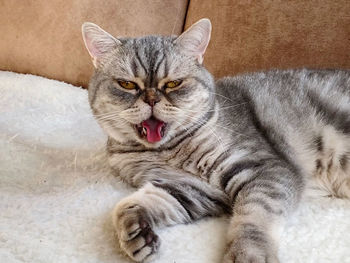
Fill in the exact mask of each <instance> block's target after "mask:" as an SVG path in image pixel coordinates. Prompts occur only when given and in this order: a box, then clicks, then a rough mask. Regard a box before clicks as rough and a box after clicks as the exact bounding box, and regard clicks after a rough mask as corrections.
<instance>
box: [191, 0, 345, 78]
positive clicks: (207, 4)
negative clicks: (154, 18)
mask: <svg viewBox="0 0 350 263" xmlns="http://www.w3.org/2000/svg"><path fill="white" fill-rule="evenodd" d="M203 17H208V18H209V19H210V20H211V21H212V24H213V32H212V40H211V43H210V44H209V47H208V50H207V53H206V56H205V58H204V63H205V65H206V66H207V67H208V68H209V70H210V71H211V72H212V73H214V75H215V76H216V77H221V76H225V75H232V74H236V73H240V72H247V71H257V70H262V69H270V68H297V67H312V68H350V1H349V0H321V1H320V0H301V1H292V0H285V1H270V0H256V1H247V0H218V1H213V0H191V1H190V5H189V9H188V15H187V18H186V28H187V27H189V26H190V25H191V24H192V23H193V22H195V21H197V20H198V19H200V18H203Z"/></svg>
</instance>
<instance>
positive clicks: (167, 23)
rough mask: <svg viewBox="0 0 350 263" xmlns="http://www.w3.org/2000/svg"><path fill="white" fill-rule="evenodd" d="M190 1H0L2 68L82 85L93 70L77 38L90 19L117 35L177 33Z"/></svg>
mask: <svg viewBox="0 0 350 263" xmlns="http://www.w3.org/2000/svg"><path fill="white" fill-rule="evenodd" d="M187 3H188V0H147V1H146V0H132V1H130V0H103V1H94V0H85V1H82V0H50V1H47V0H35V1H1V3H0V32H1V38H0V69H1V70H10V71H16V72H22V73H31V74H36V75H41V76H45V77H48V78H53V79H58V80H63V81H66V82H69V83H72V84H75V85H84V86H86V84H87V82H88V79H89V78H90V75H91V73H92V69H93V66H92V64H91V62H90V58H89V55H88V53H87V51H86V49H85V47H84V43H83V41H82V37H81V25H82V23H83V22H85V21H90V22H93V23H96V24H98V25H100V26H101V27H102V28H104V29H105V30H106V31H108V32H110V33H112V34H113V35H117V36H138V35H147V34H165V35H169V34H171V33H173V34H179V33H181V31H182V28H183V22H184V19H185V13H186V7H187Z"/></svg>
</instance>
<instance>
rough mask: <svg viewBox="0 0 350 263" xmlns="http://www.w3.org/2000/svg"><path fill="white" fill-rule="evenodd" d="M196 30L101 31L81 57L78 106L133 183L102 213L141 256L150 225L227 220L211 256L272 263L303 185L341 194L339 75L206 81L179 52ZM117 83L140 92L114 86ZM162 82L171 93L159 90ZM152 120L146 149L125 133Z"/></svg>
mask: <svg viewBox="0 0 350 263" xmlns="http://www.w3.org/2000/svg"><path fill="white" fill-rule="evenodd" d="M203 23H207V21H204V22H203V21H200V22H198V23H197V24H195V26H194V27H192V28H190V30H189V31H186V32H185V33H184V34H185V35H182V36H181V43H179V42H177V38H175V37H158V36H148V37H143V38H135V39H132V38H130V39H129V38H124V39H118V41H115V42H113V41H112V40H111V39H109V37H110V36H108V37H106V36H105V38H108V40H105V38H103V41H107V42H108V43H109V45H112V47H110V46H108V47H110V49H109V50H107V51H105V50H103V52H107V55H106V54H105V53H103V55H100V54H97V55H96V54H95V53H93V52H92V51H91V52H90V54H92V56H98V57H95V58H93V60H94V63H95V66H96V71H95V74H94V76H93V78H92V80H91V82H90V86H89V100H90V104H91V107H92V110H93V113H94V114H95V116H96V119H97V120H98V121H99V123H100V124H101V126H102V127H103V128H104V129H105V131H106V132H107V133H108V135H109V139H108V145H107V150H108V153H109V164H110V166H111V167H112V168H113V170H114V171H115V172H116V174H117V175H118V176H119V177H120V178H122V179H123V180H124V181H125V182H126V183H128V184H130V185H132V186H134V187H137V188H139V190H137V191H136V192H135V193H134V194H132V195H131V196H128V197H126V198H125V199H123V200H122V201H121V202H120V203H118V204H117V206H116V208H115V210H114V212H113V216H114V217H113V222H114V226H115V229H116V232H117V235H118V239H119V244H120V246H121V248H122V249H123V250H124V251H125V253H126V254H127V255H128V256H129V257H130V258H131V259H133V260H135V261H137V262H141V261H149V260H151V259H152V258H153V257H154V256H155V255H156V252H157V251H158V249H159V245H160V241H159V238H158V237H157V235H156V233H155V229H156V227H164V226H169V225H174V224H179V223H190V222H193V221H195V220H198V219H200V218H203V217H206V216H219V215H222V214H233V216H232V218H231V224H230V228H229V230H228V234H227V244H228V247H227V252H226V254H225V255H224V259H223V261H224V262H225V263H229V262H230V263H231V262H236V263H240V262H242V263H243V262H254V263H260V262H269V263H273V262H278V258H277V249H278V239H279V235H280V233H281V231H282V229H283V223H284V222H285V220H286V219H288V216H289V215H290V213H291V212H292V211H293V210H294V209H295V208H296V207H297V205H298V202H299V201H300V199H301V196H302V194H303V193H304V190H305V189H306V187H307V186H309V185H310V186H312V187H314V188H318V189H324V190H326V191H327V194H328V195H332V196H337V197H350V163H349V162H350V135H349V132H350V91H349V90H350V72H349V71H340V70H339V71H331V70H322V71H321V70H320V71H312V70H289V71H278V70H276V71H270V72H262V73H254V74H248V75H242V76H237V77H230V78H224V79H221V80H219V81H217V82H216V83H214V81H213V78H212V76H211V75H210V73H209V72H208V71H207V70H206V69H205V68H204V67H203V65H202V64H201V56H202V54H203V53H204V51H203V50H202V51H201V52H203V53H198V52H199V51H198V52H197V53H195V55H194V54H192V53H189V51H188V50H187V52H185V51H186V46H184V45H186V43H187V42H188V41H187V40H186V37H192V38H194V39H200V40H201V39H202V38H201V35H200V34H203V32H204V33H205V30H209V31H210V28H208V24H203ZM90 26H91V25H90ZM198 27H199V28H198ZM89 30H90V31H91V30H99V29H96V28H95V29H91V28H89V29H88V31H89ZM203 30H204V31H203ZM94 32H95V31H94ZM85 33H86V32H85ZM88 33H89V32H87V34H88ZM94 34H95V35H94V36H95V37H96V35H98V34H103V32H102V33H101V32H100V31H98V32H97V33H96V32H95V33H94ZM186 34H187V35H186ZM207 34H209V35H210V32H209V33H208V32H207ZM207 37H208V36H207ZM184 39H185V40H186V41H187V42H186V41H184ZM203 39H204V40H203V41H205V38H203ZM111 43H112V44H111ZM113 43H114V44H113ZM184 43H185V44H184ZM193 43H196V42H193ZM193 43H192V44H193ZM99 44H101V43H99ZM88 48H89V47H88ZM191 50H192V49H191ZM204 50H205V47H204ZM117 78H123V79H127V80H130V81H134V82H135V83H137V84H138V85H139V87H140V90H139V91H138V92H136V91H129V90H123V89H122V88H121V87H119V86H118V84H116V83H115V81H114V80H115V79H117ZM174 79H181V80H182V84H181V86H180V87H179V88H177V89H174V90H171V91H169V90H164V89H163V88H162V87H163V86H164V83H165V82H166V81H169V80H174ZM149 89H153V91H154V92H157V93H159V94H158V95H159V96H160V101H159V102H158V103H157V104H156V105H155V106H154V107H151V106H150V105H148V104H147V103H145V102H144V100H143V94H144V93H145V92H146V91H147V90H149ZM152 114H153V115H154V116H155V117H156V118H157V119H160V120H163V121H164V122H166V123H167V127H166V133H165V135H164V137H163V138H162V140H161V141H160V142H157V143H149V142H147V141H146V140H144V139H142V138H140V137H139V136H138V135H137V132H136V131H135V129H134V126H133V125H134V124H137V123H140V122H141V121H143V120H145V119H147V118H149V117H150V116H151V115H152Z"/></svg>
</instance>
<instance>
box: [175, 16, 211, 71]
mask: <svg viewBox="0 0 350 263" xmlns="http://www.w3.org/2000/svg"><path fill="white" fill-rule="evenodd" d="M210 34H211V23H210V20H209V19H207V18H203V19H201V20H199V21H198V22H196V23H195V24H193V25H192V26H191V27H190V28H189V29H187V30H186V31H185V32H183V33H182V34H181V35H180V36H179V37H178V38H177V39H176V40H175V43H176V44H178V45H180V46H181V48H182V49H183V50H184V51H185V52H186V53H188V54H191V55H193V56H195V57H196V58H197V60H198V62H199V63H200V64H201V63H202V62H203V56H204V52H205V50H206V49H207V46H208V44H209V40H210Z"/></svg>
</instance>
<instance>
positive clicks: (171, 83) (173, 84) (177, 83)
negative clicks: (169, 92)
mask: <svg viewBox="0 0 350 263" xmlns="http://www.w3.org/2000/svg"><path fill="white" fill-rule="evenodd" d="M181 83H182V80H180V79H177V80H173V81H169V82H167V83H165V88H169V89H173V88H176V87H177V86H180V84H181Z"/></svg>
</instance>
